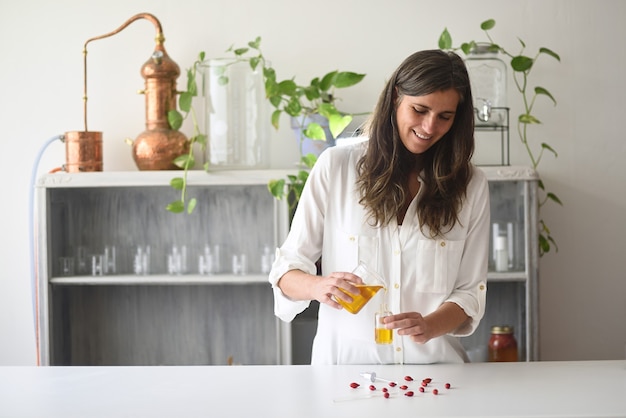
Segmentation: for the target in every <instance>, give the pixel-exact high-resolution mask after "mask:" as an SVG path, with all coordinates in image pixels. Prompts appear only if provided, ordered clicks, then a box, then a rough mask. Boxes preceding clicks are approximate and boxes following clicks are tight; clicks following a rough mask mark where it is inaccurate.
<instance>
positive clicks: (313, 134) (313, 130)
mask: <svg viewBox="0 0 626 418" xmlns="http://www.w3.org/2000/svg"><path fill="white" fill-rule="evenodd" d="M303 133H304V136H306V137H307V138H310V139H315V140H320V141H326V132H324V128H322V126H321V125H320V124H319V123H317V122H311V123H309V124H308V126H307V127H306V129H305V130H304V132H303Z"/></svg>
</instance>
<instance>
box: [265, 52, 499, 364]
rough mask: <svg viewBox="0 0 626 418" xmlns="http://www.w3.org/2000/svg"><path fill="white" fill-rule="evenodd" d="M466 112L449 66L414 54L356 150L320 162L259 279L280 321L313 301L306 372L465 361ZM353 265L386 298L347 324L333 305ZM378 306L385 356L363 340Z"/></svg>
mask: <svg viewBox="0 0 626 418" xmlns="http://www.w3.org/2000/svg"><path fill="white" fill-rule="evenodd" d="M472 103H473V101H472V94H471V90H470V84H469V77H468V74H467V70H466V68H465V65H464V63H463V61H462V60H461V58H460V57H459V56H458V55H456V54H454V53H451V52H444V51H441V50H430V51H420V52H416V53H414V54H413V55H411V56H409V57H408V58H406V60H405V61H404V62H403V63H402V64H401V65H400V66H399V67H398V68H397V70H396V71H395V72H394V73H393V75H392V77H391V79H390V80H389V81H388V83H387V85H386V87H385V89H384V90H383V92H382V93H381V95H380V98H379V100H378V104H377V106H376V109H375V111H374V113H373V116H372V118H371V121H370V123H369V127H368V131H369V139H368V141H366V142H362V143H359V144H356V145H349V146H338V147H334V148H329V149H327V150H326V151H325V152H324V153H322V155H320V158H319V160H318V161H317V163H316V164H315V166H314V167H313V169H312V170H311V173H310V176H309V178H308V180H307V183H306V186H305V189H304V190H303V193H302V196H301V199H300V201H299V204H298V208H297V210H296V213H295V214H294V218H293V221H292V226H291V230H290V232H289V235H288V237H287V239H286V240H285V242H284V244H283V245H282V246H281V247H280V248H279V249H278V250H277V251H276V260H275V263H274V265H273V267H272V271H271V272H270V276H269V280H270V283H271V284H272V286H273V289H274V297H275V313H276V315H277V316H278V317H279V318H281V319H282V320H284V321H291V320H292V319H293V318H294V317H295V315H296V314H298V313H299V312H301V311H302V310H304V309H305V308H306V307H307V306H308V305H309V303H310V301H311V300H318V301H319V302H320V309H319V316H318V329H317V334H316V336H315V340H314V343H313V353H312V360H311V362H312V364H381V363H382V364H393V363H400V364H403V363H434V362H463V361H468V360H467V355H466V354H465V351H464V349H463V347H462V346H461V344H460V342H459V340H458V338H457V337H458V336H465V335H469V334H471V333H472V332H473V331H474V330H475V329H476V327H477V326H478V324H479V322H480V319H481V318H482V316H483V314H484V308H485V295H486V277H487V256H488V247H489V189H488V184H487V180H486V177H485V176H484V174H483V173H482V172H481V171H479V170H477V169H476V168H474V167H473V166H472V164H471V163H470V159H471V157H472V154H473V151H474V115H473V106H472ZM320 256H321V261H322V264H321V266H322V269H321V272H322V273H321V275H316V266H315V263H316V261H317V260H318V259H319V258H320ZM359 262H365V263H366V264H367V265H368V266H369V267H370V268H371V269H373V270H376V271H377V272H378V273H379V274H380V275H382V276H383V277H384V278H385V280H386V282H387V292H382V291H381V292H378V294H377V295H376V296H375V297H374V299H372V300H371V301H370V302H369V303H368V304H367V305H365V307H364V308H363V309H362V310H361V311H360V312H359V313H358V314H356V315H352V314H350V313H348V312H347V311H346V310H344V309H342V308H341V306H340V305H339V304H338V303H337V299H343V300H345V301H350V300H351V297H350V296H349V295H347V294H346V293H345V292H349V293H352V294H358V289H357V288H356V287H355V286H354V285H355V284H359V283H361V279H360V278H359V277H357V276H356V275H354V274H352V273H350V271H352V270H353V269H354V268H355V267H356V266H357V264H358V263H359ZM383 298H385V299H386V302H387V304H388V307H389V309H390V310H391V312H392V313H393V314H394V315H391V316H389V317H387V318H385V326H386V327H387V328H389V329H393V330H394V333H395V338H394V339H393V343H392V344H390V345H380V344H376V343H375V341H374V337H373V336H374V314H375V312H376V311H377V310H378V309H379V308H380V305H381V302H382V301H383Z"/></svg>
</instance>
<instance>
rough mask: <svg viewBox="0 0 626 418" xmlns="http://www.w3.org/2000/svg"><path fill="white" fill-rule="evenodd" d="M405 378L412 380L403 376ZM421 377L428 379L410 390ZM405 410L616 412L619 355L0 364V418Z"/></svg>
mask: <svg viewBox="0 0 626 418" xmlns="http://www.w3.org/2000/svg"><path fill="white" fill-rule="evenodd" d="M363 371H374V372H376V373H377V375H378V376H380V377H383V378H386V379H390V380H395V381H397V382H398V383H399V384H407V385H408V386H409V389H410V390H413V391H414V393H415V395H414V396H413V397H407V396H404V392H405V391H403V390H401V389H398V387H397V386H396V388H395V389H393V388H391V393H392V395H391V397H390V398H389V399H385V398H383V397H382V396H381V395H382V390H381V389H382V388H383V387H389V386H388V385H387V384H386V383H385V382H382V381H377V382H376V383H375V386H376V391H374V392H371V391H370V390H369V388H368V386H369V382H368V381H366V380H365V379H364V378H362V377H361V376H360V375H359V373H360V372H363ZM407 375H408V376H411V377H413V379H414V381H413V382H408V383H407V382H405V381H404V376H407ZM426 377H430V378H432V379H433V380H432V382H431V383H430V384H429V385H428V386H427V387H426V391H425V393H420V392H419V391H418V388H419V386H420V383H421V381H422V379H424V378H426ZM351 382H357V383H359V384H361V386H360V387H359V388H357V389H352V388H351V387H350V383H351ZM445 383H450V384H451V388H450V389H445V387H444V385H445ZM434 388H437V389H438V390H439V394H438V395H434V394H433V393H432V390H433V389H434ZM371 394H373V395H374V396H372V397H369V398H365V396H369V395H371ZM347 399H350V400H347ZM406 416H419V417H426V416H432V417H440V416H448V417H455V416H456V417H470V416H475V417H508V416H510V417H539V416H541V417H626V361H584V362H531V363H476V364H459V365H452V364H438V365H410V366H367V367H363V366H324V367H313V366H181V367H172V366H162V367H0V417H11V418H19V417H46V418H54V417H64V418H67V417H81V418H85V417H185V418H189V417H220V418H221V417H242V418H243V417H272V418H281V417H288V418H293V417H316V418H332V417H341V418H350V417H380V418H383V417H385V418H386V417H406Z"/></svg>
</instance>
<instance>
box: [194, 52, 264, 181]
mask: <svg viewBox="0 0 626 418" xmlns="http://www.w3.org/2000/svg"><path fill="white" fill-rule="evenodd" d="M201 70H202V75H203V95H204V101H205V102H204V103H205V109H204V118H205V120H204V124H205V131H206V135H207V148H206V150H207V151H206V152H207V155H206V160H207V161H208V163H209V164H208V165H209V167H208V169H209V170H219V169H262V168H267V167H268V166H269V152H268V149H269V147H268V146H269V136H270V117H269V111H268V103H267V100H266V99H265V83H264V80H263V68H262V66H258V67H257V68H256V69H255V70H253V69H252V68H251V67H250V63H249V61H248V60H242V59H235V58H212V59H208V60H206V61H204V62H203V63H202V65H201Z"/></svg>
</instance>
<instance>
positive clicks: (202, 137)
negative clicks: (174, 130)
mask: <svg viewBox="0 0 626 418" xmlns="http://www.w3.org/2000/svg"><path fill="white" fill-rule="evenodd" d="M192 141H193V142H197V143H198V144H200V145H202V147H203V148H204V147H206V145H207V136H206V135H205V134H198V135H196V136H194V137H192Z"/></svg>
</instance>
